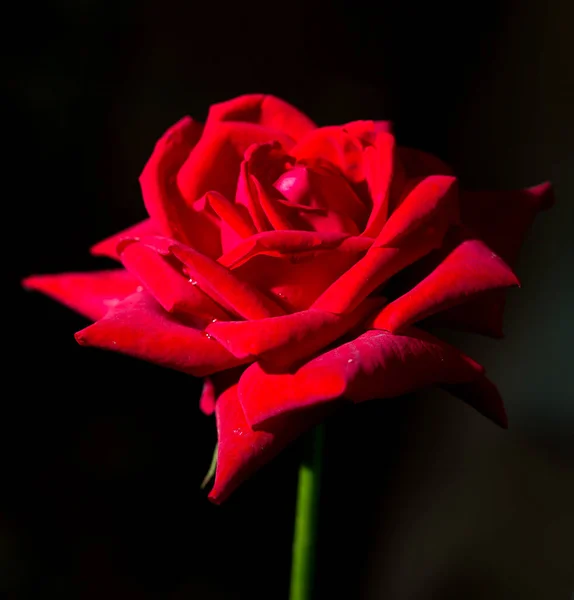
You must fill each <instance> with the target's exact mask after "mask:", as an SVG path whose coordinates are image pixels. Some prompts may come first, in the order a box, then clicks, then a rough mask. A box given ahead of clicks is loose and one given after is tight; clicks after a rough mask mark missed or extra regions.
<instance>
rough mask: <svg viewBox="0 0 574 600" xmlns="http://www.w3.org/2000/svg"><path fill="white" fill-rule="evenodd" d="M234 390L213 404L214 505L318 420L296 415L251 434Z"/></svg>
mask: <svg viewBox="0 0 574 600" xmlns="http://www.w3.org/2000/svg"><path fill="white" fill-rule="evenodd" d="M237 388H238V386H237V384H235V385H233V386H231V387H229V388H227V389H226V390H225V391H224V392H223V393H222V394H221V395H220V396H219V397H218V398H217V402H216V405H215V416H216V421H217V438H218V443H217V470H216V473H215V483H214V486H213V489H212V490H211V492H210V494H209V499H210V500H211V501H212V502H215V503H216V504H220V503H221V502H223V501H224V500H225V499H226V498H227V497H228V496H229V495H230V494H231V493H232V492H233V491H234V490H235V489H236V488H237V487H238V486H239V485H240V484H241V483H242V482H243V481H245V480H246V479H247V478H249V477H251V475H253V473H255V472H256V471H257V470H258V469H259V468H261V467H262V466H263V465H264V464H266V463H268V462H269V461H270V460H271V459H273V458H274V457H275V456H276V455H277V454H278V453H279V452H280V451H281V450H282V449H283V448H285V446H287V445H288V444H289V443H290V442H291V441H293V440H294V439H295V438H297V437H298V436H299V435H300V434H301V433H303V432H304V431H305V430H306V429H308V428H309V427H311V426H312V425H313V424H314V423H315V422H317V421H318V416H317V414H316V413H313V414H311V415H309V414H306V415H297V418H296V419H292V418H283V419H279V420H278V421H277V422H276V423H274V424H273V426H270V427H269V428H268V430H267V431H253V429H251V427H249V424H248V423H247V421H246V419H245V415H244V414H243V409H242V408H241V404H240V402H239V399H238V396H237Z"/></svg>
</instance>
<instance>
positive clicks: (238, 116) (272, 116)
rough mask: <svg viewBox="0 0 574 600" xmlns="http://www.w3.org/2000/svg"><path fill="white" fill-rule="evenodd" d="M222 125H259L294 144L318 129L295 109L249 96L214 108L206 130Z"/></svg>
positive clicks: (276, 100) (275, 100) (281, 102)
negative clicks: (236, 123)
mask: <svg viewBox="0 0 574 600" xmlns="http://www.w3.org/2000/svg"><path fill="white" fill-rule="evenodd" d="M219 121H246V122H248V123H256V124H257V125H263V126H264V127H267V128H269V129H276V130H279V131H281V132H283V133H285V134H287V135H288V136H290V137H292V138H293V139H294V140H298V139H299V138H300V137H301V136H303V135H305V134H306V133H308V132H309V131H312V130H313V129H316V127H317V126H316V125H315V123H313V121H311V119H309V117H307V116H306V115H304V114H303V113H302V112H300V111H299V110H297V109H296V108H295V107H294V106H292V105H291V104H289V103H288V102H285V101H284V100H281V99H280V98H276V97H275V96H270V95H269V94H248V95H245V96H239V97H238V98H233V99H232V100H227V101H226V102H220V103H219V104H214V105H212V106H211V108H210V109H209V115H208V117H207V122H206V127H210V126H211V125H212V124H214V123H217V122H219Z"/></svg>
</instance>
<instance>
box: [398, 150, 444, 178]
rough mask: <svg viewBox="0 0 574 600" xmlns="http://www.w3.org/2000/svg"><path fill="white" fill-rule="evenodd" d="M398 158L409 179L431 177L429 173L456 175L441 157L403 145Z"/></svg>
mask: <svg viewBox="0 0 574 600" xmlns="http://www.w3.org/2000/svg"><path fill="white" fill-rule="evenodd" d="M397 155H398V159H399V161H400V163H401V166H402V168H403V169H404V171H405V174H406V176H407V177H408V178H409V179H414V178H420V177H429V175H454V171H453V170H452V169H451V168H450V167H449V166H448V165H447V164H446V163H445V162H443V161H442V160H441V159H440V158H437V157H436V156H433V155H432V154H429V153H428V152H423V151H422V150H415V149H414V148H405V147H404V146H401V147H400V148H398V149H397Z"/></svg>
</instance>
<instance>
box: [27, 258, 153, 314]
mask: <svg viewBox="0 0 574 600" xmlns="http://www.w3.org/2000/svg"><path fill="white" fill-rule="evenodd" d="M22 284H23V286H24V287H25V288H26V289H28V290H34V291H36V292H42V293H44V294H46V295H47V296H50V297H51V298H53V299H54V300H57V301H58V302H61V303H62V304H65V305H66V306H67V307H69V308H71V309H72V310H75V311H77V312H79V313H80V314H82V315H84V316H86V317H88V319H91V320H94V321H95V320H96V319H100V318H101V317H103V316H104V315H105V314H106V313H107V312H108V310H109V309H110V308H111V307H112V306H115V305H116V304H117V303H118V302H120V301H121V300H123V299H124V298H125V297H126V296H129V295H130V294H133V293H134V292H135V291H136V289H137V288H138V286H140V282H139V281H138V280H137V279H136V278H135V277H134V276H133V275H131V274H130V273H128V272H127V271H125V270H124V269H113V270H109V271H94V272H92V273H60V274H58V275H32V276H31V277H27V278H26V279H24V281H23V282H22ZM140 287H141V286H140Z"/></svg>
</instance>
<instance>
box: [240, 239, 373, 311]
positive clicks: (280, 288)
mask: <svg viewBox="0 0 574 600" xmlns="http://www.w3.org/2000/svg"><path fill="white" fill-rule="evenodd" d="M283 233H288V232H283ZM314 235H318V234H314ZM325 239H328V236H327V237H326V238H325ZM327 243H328V242H327ZM372 243H373V240H371V239H369V238H363V237H349V238H346V239H344V240H343V241H341V242H340V243H339V244H337V245H336V246H335V247H333V248H330V249H325V250H322V249H318V250H314V251H303V252H300V253H292V254H291V253H286V254H284V255H279V256H276V255H273V254H267V253H266V252H263V253H261V254H257V255H255V256H251V257H250V258H249V259H248V260H247V261H245V262H243V263H241V264H239V266H238V267H233V273H234V274H235V275H236V276H237V277H238V278H239V279H241V280H242V281H245V282H247V283H249V284H250V285H252V286H253V287H258V288H259V289H261V290H263V291H265V292H267V293H269V294H272V295H273V296H275V297H276V298H277V302H278V303H280V304H281V305H282V306H285V308H286V309H287V310H288V312H293V311H300V310H305V309H307V308H309V307H310V306H311V305H312V304H313V302H315V300H316V299H317V298H318V297H319V296H320V295H321V294H322V293H323V292H324V290H325V288H327V287H328V286H329V285H331V284H332V283H333V282H335V281H337V279H339V278H340V277H341V276H342V275H343V274H344V273H345V272H346V271H347V270H348V269H349V268H351V267H352V265H354V264H355V263H356V262H357V261H358V260H360V259H361V257H363V256H364V255H365V252H366V251H367V249H368V248H369V246H370V245H371V244H372Z"/></svg>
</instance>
